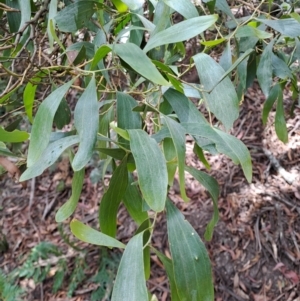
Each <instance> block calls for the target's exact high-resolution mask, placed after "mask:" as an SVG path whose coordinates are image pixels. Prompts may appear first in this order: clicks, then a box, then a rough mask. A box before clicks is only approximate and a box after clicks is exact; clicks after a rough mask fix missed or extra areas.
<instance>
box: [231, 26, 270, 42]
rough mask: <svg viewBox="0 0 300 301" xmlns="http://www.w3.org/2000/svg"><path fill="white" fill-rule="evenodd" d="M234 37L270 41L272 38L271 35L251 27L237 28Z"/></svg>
mask: <svg viewBox="0 0 300 301" xmlns="http://www.w3.org/2000/svg"><path fill="white" fill-rule="evenodd" d="M235 36H236V37H237V38H246V37H257V38H259V39H261V40H265V39H271V38H272V37H273V34H272V33H270V32H265V31H263V30H259V29H257V28H254V27H253V26H249V25H244V26H242V27H239V28H238V30H237V32H236V34H235Z"/></svg>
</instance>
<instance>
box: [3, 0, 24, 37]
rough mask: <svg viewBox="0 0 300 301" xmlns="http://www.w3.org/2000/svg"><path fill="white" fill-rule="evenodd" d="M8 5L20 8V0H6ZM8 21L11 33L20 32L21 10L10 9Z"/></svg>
mask: <svg viewBox="0 0 300 301" xmlns="http://www.w3.org/2000/svg"><path fill="white" fill-rule="evenodd" d="M6 5H7V6H9V7H11V8H15V9H16V10H19V9H20V0H6ZM7 21H8V25H9V30H10V33H15V32H18V30H19V27H20V23H21V12H10V11H8V12H7Z"/></svg>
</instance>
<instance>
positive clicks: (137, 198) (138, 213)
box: [123, 174, 148, 225]
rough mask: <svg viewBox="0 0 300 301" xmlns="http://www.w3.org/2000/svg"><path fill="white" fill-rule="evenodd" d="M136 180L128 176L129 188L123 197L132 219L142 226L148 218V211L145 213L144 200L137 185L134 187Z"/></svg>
mask: <svg viewBox="0 0 300 301" xmlns="http://www.w3.org/2000/svg"><path fill="white" fill-rule="evenodd" d="M133 182H134V179H133V177H132V175H131V174H129V175H128V186H127V189H126V192H125V194H124V196H123V202H124V205H125V207H126V209H127V210H128V212H129V214H130V216H131V217H132V219H133V220H134V221H135V222H136V223H137V224H138V225H140V224H141V223H142V222H144V221H145V220H146V219H147V218H148V214H147V212H146V211H143V199H142V197H141V194H140V192H139V191H138V188H137V186H136V185H133Z"/></svg>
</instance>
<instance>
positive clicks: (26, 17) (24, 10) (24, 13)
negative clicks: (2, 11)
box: [19, 0, 31, 30]
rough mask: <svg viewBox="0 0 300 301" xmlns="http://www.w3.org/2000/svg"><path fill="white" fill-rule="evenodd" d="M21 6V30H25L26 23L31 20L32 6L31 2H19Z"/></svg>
mask: <svg viewBox="0 0 300 301" xmlns="http://www.w3.org/2000/svg"><path fill="white" fill-rule="evenodd" d="M19 5H20V11H21V23H20V27H19V30H20V29H22V28H23V26H24V25H25V23H26V22H28V21H30V18H31V5H30V1H22V0H21V1H20V0H19Z"/></svg>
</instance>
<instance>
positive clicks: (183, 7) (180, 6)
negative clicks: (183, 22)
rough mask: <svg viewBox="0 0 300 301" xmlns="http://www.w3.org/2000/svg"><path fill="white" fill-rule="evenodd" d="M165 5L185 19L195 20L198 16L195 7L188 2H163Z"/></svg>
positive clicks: (180, 0)
mask: <svg viewBox="0 0 300 301" xmlns="http://www.w3.org/2000/svg"><path fill="white" fill-rule="evenodd" d="M163 1H164V3H165V4H167V5H168V6H170V7H171V8H173V9H174V10H175V11H177V12H179V13H180V14H181V15H182V16H184V17H185V18H186V19H191V18H196V17H198V16H199V14H198V11H197V9H196V7H195V6H194V5H193V4H192V2H191V1H189V0H177V1H172V0H163Z"/></svg>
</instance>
